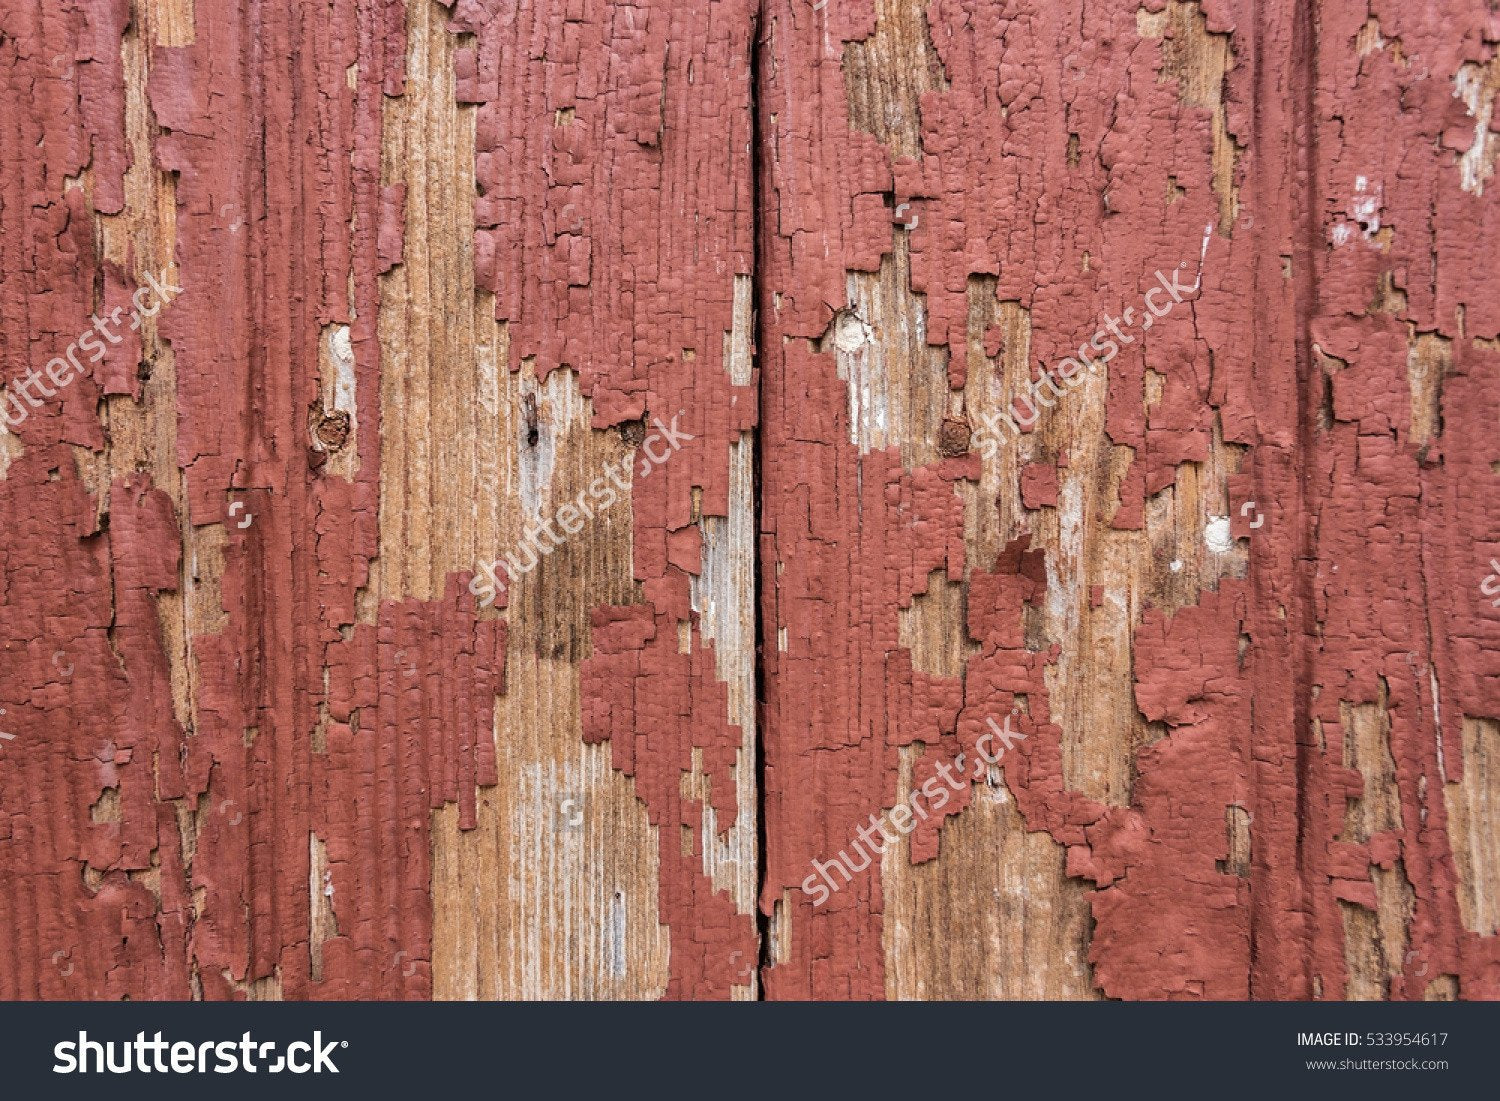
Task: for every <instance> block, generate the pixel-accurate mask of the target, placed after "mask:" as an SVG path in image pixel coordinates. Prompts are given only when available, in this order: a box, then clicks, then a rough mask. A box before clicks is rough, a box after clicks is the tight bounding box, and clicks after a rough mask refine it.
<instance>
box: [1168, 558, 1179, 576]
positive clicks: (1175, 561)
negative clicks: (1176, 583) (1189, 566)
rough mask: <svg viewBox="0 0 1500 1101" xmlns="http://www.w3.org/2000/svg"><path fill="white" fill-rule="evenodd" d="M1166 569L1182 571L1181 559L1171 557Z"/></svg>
mask: <svg viewBox="0 0 1500 1101" xmlns="http://www.w3.org/2000/svg"><path fill="white" fill-rule="evenodd" d="M1167 569H1169V570H1171V571H1172V572H1173V573H1181V572H1182V559H1181V558H1174V559H1172V562H1171V564H1170V565H1169V566H1167Z"/></svg>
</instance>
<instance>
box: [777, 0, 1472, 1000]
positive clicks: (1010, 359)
mask: <svg viewBox="0 0 1500 1101" xmlns="http://www.w3.org/2000/svg"><path fill="white" fill-rule="evenodd" d="M764 34H765V43H766V45H765V52H766V58H767V60H766V61H765V63H764V64H763V70H762V71H763V72H764V73H765V79H764V82H763V87H762V97H761V100H760V103H759V109H760V112H761V118H762V125H763V127H764V129H765V132H766V135H767V148H766V162H765V165H764V168H763V178H764V179H765V181H766V186H765V189H764V201H765V204H766V206H765V209H766V215H765V217H764V224H765V225H766V227H767V229H766V232H765V234H764V236H763V240H762V263H761V273H762V280H763V286H762V295H761V306H762V309H763V311H764V315H765V318H766V330H767V332H766V338H765V340H764V341H763V349H762V354H763V361H762V371H763V379H764V395H763V428H762V433H763V434H762V455H763V477H764V506H763V514H762V530H763V532H764V536H763V555H762V578H763V581H762V584H763V594H764V595H763V600H762V615H763V622H764V624H765V631H764V636H763V643H764V646H765V689H764V690H765V693H766V699H767V707H766V716H765V732H764V737H765V742H766V781H767V788H766V791H765V793H764V798H765V803H766V835H767V843H768V849H767V870H766V883H765V888H764V891H763V894H762V906H763V908H764V909H766V910H767V911H768V912H769V913H770V914H772V915H773V925H772V930H773V941H772V942H773V945H774V947H775V957H774V966H773V967H772V968H771V969H770V971H769V972H768V974H767V987H768V990H769V991H770V993H771V994H772V995H773V996H816V997H848V996H856V997H879V996H882V995H885V996H896V997H944V996H946V997H984V996H990V997H1026V996H1030V997H1037V996H1049V997H1087V996H1090V995H1092V994H1095V993H1103V994H1106V995H1109V996H1115V997H1217V998H1241V997H1247V996H1257V997H1361V996H1375V997H1424V996H1426V997H1450V996H1454V995H1455V994H1458V995H1460V996H1466V997H1488V996H1493V995H1494V990H1495V987H1494V983H1495V981H1496V971H1495V967H1494V955H1493V953H1494V951H1495V944H1496V941H1495V940H1494V938H1493V936H1490V935H1487V932H1486V930H1485V929H1484V928H1482V927H1481V926H1482V925H1483V923H1484V922H1485V921H1486V920H1487V919H1485V918H1484V917H1483V916H1482V915H1484V914H1486V913H1488V910H1487V908H1486V907H1485V904H1484V903H1483V902H1482V901H1481V899H1482V898H1483V897H1487V894H1488V892H1489V888H1487V887H1478V886H1476V884H1477V882H1478V881H1479V880H1482V879H1483V880H1486V881H1492V876H1491V875H1490V873H1486V872H1484V871H1483V870H1482V869H1483V868H1484V867H1486V866H1488V864H1489V863H1492V861H1491V857H1490V856H1489V855H1488V854H1490V853H1492V851H1493V848H1494V846H1493V844H1492V842H1491V838H1492V837H1493V836H1494V833H1495V829H1494V824H1493V823H1489V824H1488V825H1487V826H1485V827H1482V828H1480V829H1479V830H1478V831H1477V832H1476V831H1475V829H1474V823H1475V822H1476V820H1478V819H1479V818H1481V817H1483V815H1484V812H1483V811H1480V810H1478V809H1477V808H1478V807H1479V806H1480V805H1482V804H1485V803H1486V801H1488V800H1490V799H1492V795H1491V794H1489V793H1490V792H1491V787H1492V784H1493V778H1492V777H1491V778H1487V779H1484V780H1477V779H1475V778H1474V776H1473V775H1472V774H1470V773H1464V776H1465V779H1463V780H1460V779H1459V772H1458V767H1459V766H1457V765H1456V764H1455V762H1456V760H1457V759H1458V757H1459V756H1460V753H1461V750H1460V747H1461V746H1465V747H1470V749H1469V752H1470V753H1474V754H1478V755H1479V757H1480V759H1481V760H1482V759H1484V756H1485V754H1486V752H1487V750H1486V748H1485V743H1484V742H1483V737H1484V731H1486V730H1487V729H1488V726H1487V725H1486V724H1491V720H1490V719H1489V718H1488V716H1490V715H1492V714H1493V711H1494V700H1493V696H1492V693H1493V692H1494V690H1495V685H1496V681H1495V677H1494V670H1493V667H1492V663H1491V662H1490V660H1489V659H1488V658H1487V657H1485V656H1484V655H1485V653H1486V650H1487V648H1488V647H1489V646H1490V645H1491V643H1492V639H1491V634H1492V632H1493V631H1494V630H1495V629H1496V621H1495V619H1494V617H1493V612H1492V611H1491V610H1490V609H1489V608H1488V607H1487V606H1485V605H1484V604H1482V603H1481V602H1480V601H1479V600H1477V599H1476V594H1475V592H1474V584H1473V582H1474V578H1473V577H1472V576H1470V575H1471V574H1472V573H1473V571H1474V569H1475V568H1476V567H1477V565H1478V563H1479V562H1480V561H1482V559H1483V558H1484V555H1485V554H1486V553H1487V548H1488V547H1489V546H1490V543H1489V542H1488V541H1489V540H1491V539H1492V538H1493V535H1492V533H1490V532H1489V527H1492V526H1493V517H1494V515H1495V504H1494V501H1493V500H1491V498H1490V494H1491V492H1492V490H1493V487H1494V478H1493V470H1492V469H1487V468H1488V467H1489V466H1490V465H1491V464H1492V463H1493V459H1492V457H1490V456H1489V455H1488V448H1489V442H1488V437H1485V440H1486V442H1485V443H1484V444H1480V445H1479V446H1472V444H1473V443H1474V442H1475V441H1477V440H1478V439H1479V438H1480V436H1481V434H1482V433H1481V431H1480V430H1479V428H1478V423H1479V421H1481V420H1485V419H1486V418H1489V419H1492V418H1493V415H1494V408H1495V400H1496V389H1495V385H1496V384H1495V374H1494V364H1493V359H1492V355H1493V351H1494V328H1495V322H1494V317H1493V313H1494V309H1495V307H1496V305H1497V301H1496V296H1495V295H1494V293H1493V287H1492V286H1488V287H1487V286H1486V284H1485V278H1486V277H1485V276H1484V275H1482V274H1480V273H1483V272H1486V271H1489V270H1491V269H1493V266H1494V263H1495V259H1496V257H1495V254H1494V241H1495V237H1494V234H1493V233H1492V232H1488V233H1487V232H1485V229H1486V227H1487V226H1488V223H1489V221H1490V220H1492V219H1493V218H1494V217H1495V213H1494V204H1493V202H1492V201H1490V202H1482V201H1481V199H1480V185H1481V178H1482V177H1483V178H1487V177H1486V173H1488V172H1490V171H1491V170H1492V168H1491V166H1492V164H1493V160H1494V138H1493V135H1492V134H1490V133H1489V132H1488V127H1489V123H1488V121H1487V120H1488V119H1490V118H1491V117H1493V116H1492V115H1487V114H1485V113H1484V112H1486V111H1491V110H1492V106H1491V105H1492V104H1493V99H1494V86H1493V79H1492V78H1493V64H1492V60H1491V59H1492V58H1493V57H1494V55H1495V44H1494V28H1493V22H1492V18H1491V17H1490V16H1489V15H1488V14H1487V12H1486V9H1485V8H1484V6H1483V5H1481V4H1462V3H1457V4H1445V5H1426V6H1423V7H1422V9H1421V10H1420V11H1416V10H1409V9H1405V8H1403V9H1402V12H1401V14H1400V15H1399V16H1397V15H1396V14H1395V13H1394V11H1392V12H1381V13H1378V14H1377V13H1373V12H1367V11H1366V10H1365V9H1364V8H1359V9H1358V10H1357V11H1356V9H1355V8H1354V7H1351V6H1348V5H1340V4H1320V5H1311V6H1295V5H1290V4H1282V5H1274V4H1273V5H1269V6H1266V5H1248V4H1237V3H1205V4H1202V5H1200V4H1198V3H1192V2H1180V0H1167V2H1166V3H1160V2H1154V3H1148V4H1144V5H1141V6H1139V7H1137V6H1134V5H1098V4H1088V3H1082V4H1068V5H1062V6H1056V5H1050V6H1045V7H1044V6H1039V5H1030V4H1023V3H1014V4H1012V3H977V2H976V3H965V2H961V0H960V2H948V0H933V2H932V3H930V4H922V3H902V2H899V0H873V2H871V3H868V4H857V5H820V6H812V7H810V6H809V5H805V4H800V3H795V2H791V0H788V2H785V3H772V4H769V5H768V6H767V18H766V23H765V31H764ZM1418 287H1419V288H1420V291H1418V289H1417V288H1418ZM1158 288H1159V289H1158ZM1148 296H1149V297H1148ZM1127 308H1128V309H1129V310H1130V311H1131V312H1129V313H1127V312H1125V311H1126V310H1127ZM1481 317H1482V318H1483V319H1484V320H1482V321H1479V320H1477V319H1479V318H1481ZM1460 358H1462V359H1463V362H1464V364H1465V366H1464V368H1463V369H1462V370H1458V369H1457V368H1455V366H1454V364H1455V363H1457V361H1458V360H1459V359H1460ZM1455 374H1458V375H1461V377H1462V382H1458V381H1457V380H1456V379H1455V377H1454V376H1455ZM1048 380H1050V381H1048ZM1356 380H1357V381H1356ZM1408 382H1409V385H1408ZM1039 383H1040V387H1038V384H1039ZM1452 386H1461V387H1463V388H1464V400H1463V411H1462V413H1459V412H1458V411H1457V410H1454V413H1453V415H1452V416H1450V415H1449V414H1448V413H1447V412H1445V410H1447V409H1448V403H1449V400H1450V397H1451V396H1452V394H1453V393H1454V391H1453V390H1452V389H1451V387H1452ZM1440 410H1443V411H1440ZM1006 414H1009V419H1006ZM1454 418H1463V419H1464V421H1465V422H1466V423H1467V420H1468V418H1478V420H1476V421H1474V423H1473V424H1472V425H1471V426H1470V428H1469V429H1468V430H1467V431H1466V432H1465V434H1464V435H1463V437H1462V438H1461V442H1460V443H1459V444H1458V445H1457V446H1456V447H1453V448H1449V447H1446V446H1445V443H1446V441H1447V440H1448V439H1459V438H1458V437H1452V436H1451V432H1452V427H1451V426H1452V425H1454V424H1456V423H1459V421H1458V420H1456V419H1454ZM1485 422H1486V423H1488V421H1485ZM1458 450H1462V451H1463V452H1464V455H1463V456H1462V457H1461V458H1460V457H1459V456H1458V455H1457V454H1456V451H1458ZM1460 501H1461V502H1462V505H1461V506H1460V505H1459V504H1458V502H1460ZM1486 525H1488V526H1486ZM809 699H811V700H812V704H811V706H809V702H808V701H809ZM1007 716H1011V717H1012V719H1011V721H1012V722H1013V723H1014V728H1015V729H1017V730H1019V731H1020V732H1021V733H1022V734H1024V738H1017V739H1016V740H1015V744H1014V745H1013V746H1012V747H1011V748H1010V749H1009V750H1008V751H1007V753H1006V755H1005V757H1004V758H1003V759H1002V761H1001V762H1000V765H999V767H998V768H993V769H988V770H984V771H983V772H981V774H980V775H978V776H977V777H976V776H974V775H973V774H972V772H971V773H970V775H969V777H968V779H967V780H964V781H960V782H956V783H954V784H952V785H949V784H948V783H946V782H945V781H946V777H947V775H948V773H947V772H946V771H942V770H948V769H952V768H954V767H956V766H957V762H958V761H959V760H963V761H964V762H965V763H966V766H967V767H968V768H970V769H972V766H973V764H974V763H975V762H976V755H977V753H978V751H979V750H980V749H981V748H982V747H983V745H984V744H983V743H982V741H981V739H982V738H983V737H984V735H985V732H986V731H987V730H989V729H991V728H990V725H989V724H990V723H991V722H994V723H996V724H1003V723H1004V722H1005V721H1006V717H1007ZM989 748H990V749H993V748H995V743H993V742H991V743H990V745H989ZM929 783H932V784H934V785H935V786H934V787H931V788H928V787H926V786H925V785H927V784H929ZM1441 790H1445V791H1446V792H1447V794H1446V796H1445V799H1446V802H1447V803H1448V804H1451V806H1452V810H1451V811H1450V810H1448V809H1446V808H1445V805H1444V803H1445V799H1440V798H1438V792H1439V791H1441ZM1361 791H1362V792H1363V793H1364V794H1363V795H1360V792H1361ZM1346 803H1347V810H1346ZM903 806H904V807H905V808H906V809H901V808H903ZM1471 808H1473V809H1471ZM1450 813H1451V814H1452V816H1453V817H1454V819H1455V821H1456V823H1457V824H1458V826H1459V828H1458V830H1457V831H1456V832H1455V833H1454V834H1453V836H1452V841H1451V844H1450V837H1449V832H1448V829H1447V827H1446V826H1445V822H1446V820H1447V818H1448V816H1449V814H1450ZM940 823H945V824H942V825H941V832H940V833H939V832H938V828H937V827H938V826H939V824H940ZM877 825H883V827H884V832H885V833H886V835H887V837H886V839H885V840H879V839H878V838H879V837H880V833H879V832H878V831H877V830H876V829H875V828H873V827H876V826H877ZM861 829H863V830H864V831H865V832H864V834H863V837H862V838H861V834H860V831H861ZM881 850H883V852H882V851H881ZM1455 858H1456V859H1457V860H1458V861H1459V863H1460V864H1461V865H1462V866H1463V872H1462V876H1463V879H1462V883H1463V885H1462V886H1456V885H1457V884H1458V882H1459V877H1458V876H1456V875H1455V873H1454V870H1453V869H1454V864H1453V860H1454V859H1455ZM833 864H838V865H842V867H833V866H832V865H833ZM851 877H852V879H851ZM1486 877H1489V878H1488V879H1486ZM1460 917H1464V918H1465V920H1467V922H1468V923H1469V924H1468V926H1467V927H1460V920H1459V919H1460ZM959 929H962V930H963V932H962V934H957V931H958V930H959Z"/></svg>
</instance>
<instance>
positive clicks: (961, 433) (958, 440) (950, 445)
mask: <svg viewBox="0 0 1500 1101" xmlns="http://www.w3.org/2000/svg"><path fill="white" fill-rule="evenodd" d="M972 434H973V429H972V428H971V427H970V426H969V422H968V421H966V420H964V419H963V418H961V417H944V418H943V426H942V428H940V429H939V430H938V452H939V453H940V454H941V455H942V456H943V457H944V458H947V459H956V458H958V456H960V455H967V454H968V453H969V437H970V435H972Z"/></svg>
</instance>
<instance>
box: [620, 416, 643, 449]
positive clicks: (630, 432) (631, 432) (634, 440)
mask: <svg viewBox="0 0 1500 1101" xmlns="http://www.w3.org/2000/svg"><path fill="white" fill-rule="evenodd" d="M620 439H622V440H624V441H625V442H626V444H628V445H629V446H631V447H640V446H641V444H642V442H644V441H645V439H646V422H645V421H644V420H638V421H623V422H621V424H620Z"/></svg>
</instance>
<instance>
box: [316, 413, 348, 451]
mask: <svg viewBox="0 0 1500 1101" xmlns="http://www.w3.org/2000/svg"><path fill="white" fill-rule="evenodd" d="M349 427H350V421H349V414H348V413H346V412H344V411H343V410H342V409H340V410H338V411H337V412H333V413H322V412H320V413H319V414H318V417H317V423H316V424H314V425H313V434H314V435H315V436H317V438H318V442H319V443H320V444H322V445H323V446H324V448H326V449H327V450H329V451H337V450H338V449H339V448H341V447H343V446H344V444H346V443H348V442H349Z"/></svg>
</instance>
